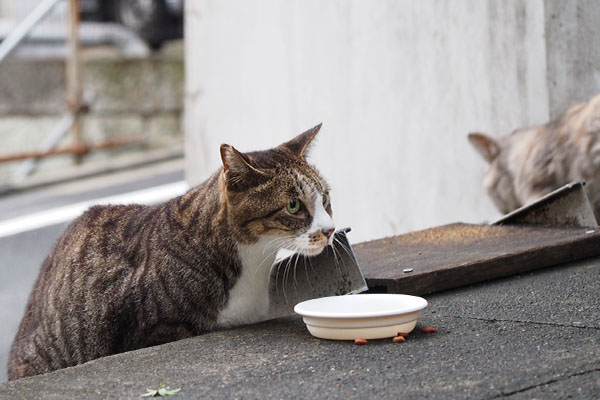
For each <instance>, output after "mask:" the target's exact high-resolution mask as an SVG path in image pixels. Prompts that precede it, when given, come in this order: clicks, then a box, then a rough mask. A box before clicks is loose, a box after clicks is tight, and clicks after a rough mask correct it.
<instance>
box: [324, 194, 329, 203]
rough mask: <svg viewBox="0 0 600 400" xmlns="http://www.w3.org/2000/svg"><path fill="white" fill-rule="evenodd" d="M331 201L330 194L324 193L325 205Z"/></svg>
mask: <svg viewBox="0 0 600 400" xmlns="http://www.w3.org/2000/svg"><path fill="white" fill-rule="evenodd" d="M328 202H329V195H328V194H327V193H323V205H327V203H328Z"/></svg>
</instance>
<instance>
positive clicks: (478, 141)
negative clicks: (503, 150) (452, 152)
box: [469, 133, 500, 163]
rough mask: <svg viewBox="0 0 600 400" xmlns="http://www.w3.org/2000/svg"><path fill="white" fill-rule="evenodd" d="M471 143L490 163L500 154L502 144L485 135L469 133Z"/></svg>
mask: <svg viewBox="0 0 600 400" xmlns="http://www.w3.org/2000/svg"><path fill="white" fill-rule="evenodd" d="M469 142H471V144H472V145H473V147H474V148H475V150H477V152H478V153H479V154H481V156H482V157H483V159H484V160H485V161H487V162H488V163H491V162H492V161H494V160H495V159H496V157H498V154H500V144H498V142H497V141H496V140H495V139H493V138H491V137H489V136H487V135H484V134H483V133H469Z"/></svg>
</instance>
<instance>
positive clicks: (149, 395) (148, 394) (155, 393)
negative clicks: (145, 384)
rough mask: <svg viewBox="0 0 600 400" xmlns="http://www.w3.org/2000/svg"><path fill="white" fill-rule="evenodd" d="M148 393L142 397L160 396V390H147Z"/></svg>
mask: <svg viewBox="0 0 600 400" xmlns="http://www.w3.org/2000/svg"><path fill="white" fill-rule="evenodd" d="M146 390H147V392H146V393H145V394H143V395H142V397H156V396H157V395H158V390H152V389H146Z"/></svg>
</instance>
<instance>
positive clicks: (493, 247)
mask: <svg viewBox="0 0 600 400" xmlns="http://www.w3.org/2000/svg"><path fill="white" fill-rule="evenodd" d="M353 247H354V251H355V253H356V256H357V258H358V261H359V264H360V266H361V268H362V270H363V273H364V275H365V278H366V280H367V285H368V286H369V288H370V290H372V291H380V292H387V293H406V294H427V293H432V292H437V291H441V290H446V289H451V288H455V287H459V286H463V285H468V284H471V283H475V282H481V281H484V280H489V279H494V278H499V277H504V276H509V275H513V274H518V273H522V272H526V271H531V270H534V269H538V268H544V267H550V266H555V265H559V264H564V263H568V262H571V261H575V260H579V259H584V258H589V257H594V256H600V231H599V230H590V229H589V228H569V227H560V228H556V227H543V226H531V225H522V226H515V225H512V226H492V225H469V224H452V225H445V226H440V227H436V228H431V229H426V230H423V231H418V232H413V233H408V234H405V235H400V236H395V237H391V238H385V239H380V240H375V241H371V242H364V243H359V244H357V245H355V246H353ZM407 268H410V269H412V270H413V271H412V272H410V273H404V272H403V270H404V269H407Z"/></svg>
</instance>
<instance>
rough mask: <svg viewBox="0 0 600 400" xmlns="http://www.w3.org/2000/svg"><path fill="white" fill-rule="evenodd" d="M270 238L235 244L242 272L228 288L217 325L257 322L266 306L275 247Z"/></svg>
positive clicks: (262, 316) (264, 311)
mask: <svg viewBox="0 0 600 400" xmlns="http://www.w3.org/2000/svg"><path fill="white" fill-rule="evenodd" d="M273 245H274V242H273V239H272V238H266V237H263V238H261V239H259V241H258V242H256V243H254V244H238V245H237V250H238V257H239V260H240V262H241V264H242V271H241V275H240V276H239V278H238V280H237V282H236V283H235V285H234V287H233V288H232V289H231V290H230V291H229V301H228V303H227V306H226V307H225V308H224V309H223V310H222V311H221V313H220V314H219V319H218V325H219V326H221V327H228V326H233V325H239V324H248V323H253V322H257V321H260V320H262V319H263V318H264V316H265V315H266V312H267V311H268V308H269V283H270V280H269V277H270V273H271V267H272V265H273V263H274V262H275V257H276V255H277V250H278V249H277V248H276V247H274V246H273Z"/></svg>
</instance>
